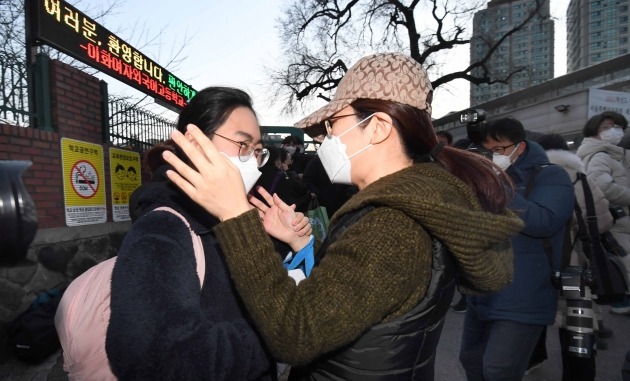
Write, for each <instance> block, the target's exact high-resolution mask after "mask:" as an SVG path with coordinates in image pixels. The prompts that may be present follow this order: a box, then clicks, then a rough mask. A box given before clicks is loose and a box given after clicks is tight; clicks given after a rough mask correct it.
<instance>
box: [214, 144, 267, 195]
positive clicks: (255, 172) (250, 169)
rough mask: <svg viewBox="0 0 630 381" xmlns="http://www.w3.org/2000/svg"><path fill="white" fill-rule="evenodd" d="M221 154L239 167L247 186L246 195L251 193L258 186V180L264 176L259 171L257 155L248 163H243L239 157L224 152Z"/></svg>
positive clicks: (251, 157) (248, 160)
mask: <svg viewBox="0 0 630 381" xmlns="http://www.w3.org/2000/svg"><path fill="white" fill-rule="evenodd" d="M221 153H222V154H223V155H225V156H226V157H227V158H228V159H230V161H231V162H232V163H233V164H234V165H236V167H238V171H239V172H240V174H241V178H242V179H243V184H244V185H245V193H249V191H250V190H252V188H253V187H254V185H255V184H256V181H258V178H260V176H261V175H262V172H260V170H259V169H258V161H257V160H256V155H252V156H250V158H249V159H247V161H241V159H239V158H238V156H228V155H227V154H225V153H224V152H221Z"/></svg>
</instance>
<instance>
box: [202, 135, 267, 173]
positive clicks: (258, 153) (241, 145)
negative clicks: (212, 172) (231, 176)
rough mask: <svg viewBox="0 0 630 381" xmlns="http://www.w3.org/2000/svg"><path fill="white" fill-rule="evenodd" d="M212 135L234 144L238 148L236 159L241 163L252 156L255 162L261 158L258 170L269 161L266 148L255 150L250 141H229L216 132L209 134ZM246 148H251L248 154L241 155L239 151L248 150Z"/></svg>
mask: <svg viewBox="0 0 630 381" xmlns="http://www.w3.org/2000/svg"><path fill="white" fill-rule="evenodd" d="M211 134H212V135H216V136H218V137H220V138H223V139H225V140H227V141H229V142H231V143H234V144H236V145H237V146H239V148H238V159H239V160H240V161H242V162H243V163H245V162H246V161H247V160H249V158H251V157H252V155H254V156H255V157H256V160H258V158H262V159H261V160H260V164H259V165H258V168H260V167H262V166H263V165H265V163H266V162H267V160H268V159H269V150H268V149H267V148H255V145H254V144H252V143H251V142H250V141H248V140H243V141H240V142H239V141H238V140H234V139H230V138H228V137H226V136H223V135H220V134H217V133H216V132H211ZM248 147H252V150H251V152H250V153H248V154H247V155H243V154H241V151H242V150H243V148H248Z"/></svg>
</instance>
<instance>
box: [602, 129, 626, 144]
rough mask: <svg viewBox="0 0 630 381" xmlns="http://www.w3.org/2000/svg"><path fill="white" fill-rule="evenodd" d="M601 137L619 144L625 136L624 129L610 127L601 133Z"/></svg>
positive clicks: (611, 142)
mask: <svg viewBox="0 0 630 381" xmlns="http://www.w3.org/2000/svg"><path fill="white" fill-rule="evenodd" d="M599 138H600V139H602V140H603V141H605V142H607V143H610V144H613V145H615V144H617V143H619V142H620V141H621V138H623V129H621V128H619V127H613V128H609V129H607V130H604V131H602V132H600V133H599Z"/></svg>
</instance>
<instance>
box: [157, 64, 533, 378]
mask: <svg viewBox="0 0 630 381" xmlns="http://www.w3.org/2000/svg"><path fill="white" fill-rule="evenodd" d="M431 100H432V89H431V82H430V81H429V78H428V76H427V73H426V71H425V70H424V68H423V67H422V66H420V64H418V63H417V62H416V61H415V60H414V59H412V58H411V57H409V56H406V55H403V54H400V53H381V54H374V55H369V56H366V57H363V58H361V59H360V60H359V61H358V62H357V63H355V64H354V65H353V66H352V67H351V68H350V69H349V70H348V72H347V73H346V74H345V76H344V77H343V79H342V80H341V82H340V84H339V87H338V88H337V91H336V94H335V97H334V99H333V100H332V101H331V102H330V103H329V104H328V105H326V106H324V107H323V108H321V109H319V110H317V111H316V112H314V113H313V114H311V115H310V116H308V117H306V118H304V119H302V120H301V121H299V122H298V123H297V124H296V126H297V127H300V128H305V130H306V132H307V133H308V134H310V135H311V136H312V137H314V138H316V139H323V143H322V145H321V147H320V148H319V150H318V156H319V157H320V158H321V160H322V164H323V166H324V168H325V170H326V172H327V174H328V176H329V178H330V180H331V181H332V182H333V183H346V184H348V183H352V184H355V185H356V186H357V187H358V188H359V192H358V193H357V194H355V195H354V196H353V197H352V198H351V199H350V200H348V201H347V202H346V203H345V204H344V205H343V206H342V207H341V208H340V209H339V210H338V211H337V213H335V215H334V217H333V219H332V221H331V227H330V229H329V232H328V235H327V237H326V241H325V242H324V243H323V244H322V246H321V248H320V249H319V250H318V252H317V255H316V256H315V258H314V260H315V261H317V262H318V264H317V266H315V267H314V268H313V270H312V272H311V274H310V277H308V278H306V279H304V280H302V281H301V282H300V283H299V284H297V285H296V284H295V282H294V281H293V279H291V278H290V277H288V276H287V273H286V271H284V270H283V268H282V266H281V263H280V261H279V260H278V256H277V254H275V253H274V252H273V246H272V244H271V241H270V240H269V239H268V238H267V237H266V235H265V229H264V227H265V226H268V228H269V225H273V222H274V221H275V219H274V215H275V214H277V212H278V210H286V208H285V207H284V205H282V203H281V200H279V199H278V198H277V197H275V198H273V200H269V199H267V200H268V201H267V202H268V203H269V204H268V205H263V204H259V205H258V206H259V207H260V209H261V210H262V212H264V217H263V221H261V219H260V218H259V215H258V213H256V212H255V211H249V206H248V202H247V201H248V200H247V199H246V198H245V197H241V196H240V194H241V193H242V191H238V192H237V191H236V190H235V191H233V192H232V191H230V192H225V194H232V195H239V196H238V197H234V196H232V197H220V198H219V197H215V196H210V195H215V194H217V192H216V189H218V188H221V189H228V188H227V187H228V186H229V189H241V187H242V185H241V184H239V183H237V182H233V183H231V184H229V185H228V184H227V182H226V181H225V180H223V181H220V180H221V179H224V177H219V176H214V175H213V173H216V172H217V171H218V172H219V173H224V171H226V172H229V169H230V168H227V166H226V164H228V163H226V162H225V160H223V159H222V158H221V157H220V156H219V155H217V154H216V152H215V151H216V149H215V148H214V146H213V145H212V143H211V142H210V141H208V139H203V136H200V135H199V133H198V132H197V130H196V129H195V128H194V127H191V128H190V130H189V131H190V132H191V133H192V135H193V136H194V137H195V139H196V140H197V141H198V142H200V143H201V146H202V147H203V153H201V152H198V151H196V150H195V148H194V146H192V145H191V144H189V143H188V141H187V140H186V139H184V138H183V137H182V136H181V134H180V133H178V132H175V133H173V139H174V140H175V141H176V142H177V143H178V144H180V147H181V148H182V149H183V150H184V151H185V152H186V153H187V154H188V155H189V157H190V159H191V161H192V164H193V165H194V166H195V168H198V169H199V170H195V169H194V168H192V167H191V166H189V165H186V164H185V163H183V162H181V160H178V159H176V158H174V157H172V156H171V155H165V158H166V159H167V161H168V162H169V163H171V164H172V165H173V166H174V167H175V169H176V171H177V173H176V172H171V171H169V172H168V176H169V178H170V179H171V180H172V181H173V182H174V183H175V184H177V185H178V186H179V187H181V188H182V189H184V190H185V192H186V193H187V194H189V195H190V197H191V198H192V199H194V200H197V201H198V202H199V203H200V205H202V206H203V207H204V208H205V209H206V210H207V211H208V212H210V213H211V214H212V215H214V216H216V217H217V218H219V219H220V220H221V221H223V222H222V223H221V224H219V225H218V226H216V227H215V232H216V234H217V237H218V238H219V241H220V243H221V247H222V248H223V250H224V252H225V253H226V254H227V262H228V266H229V267H230V271H231V275H232V277H233V279H234V281H235V282H236V284H237V287H238V289H239V293H240V294H241V296H242V297H243V300H244V301H245V304H246V306H247V308H248V310H249V311H250V312H251V314H252V317H253V318H254V320H255V321H256V326H257V327H258V328H259V329H260V332H261V334H262V336H263V338H264V340H265V342H266V343H267V344H268V345H269V348H270V349H271V351H272V353H273V354H274V356H275V357H276V358H277V359H278V360H280V361H284V362H287V363H289V364H291V365H292V368H291V374H290V375H289V379H290V380H298V379H299V380H306V379H309V380H324V379H325V380H330V379H343V380H381V381H383V380H401V379H403V380H432V379H433V375H434V369H433V368H434V360H435V352H436V347H437V344H438V340H439V336H440V332H441V327H442V324H443V319H444V316H445V314H446V311H447V310H448V306H449V304H450V301H451V300H452V297H453V292H454V289H455V274H454V272H455V271H457V272H459V278H458V280H459V282H460V285H461V286H460V287H462V288H463V289H465V290H467V292H470V293H487V292H495V291H497V290H500V289H501V288H503V287H505V286H507V285H508V284H509V283H510V281H511V279H512V277H511V274H512V256H511V250H510V245H509V237H510V236H511V235H513V234H514V233H516V232H517V231H518V230H519V229H520V228H521V227H522V222H521V221H520V219H518V218H517V217H516V216H515V215H514V214H513V213H512V212H510V211H509V210H508V209H507V208H506V207H505V206H506V204H507V203H508V202H509V198H510V196H509V195H510V192H509V188H506V184H508V183H509V179H507V178H506V177H505V176H504V175H502V174H501V172H499V174H498V175H497V174H496V173H495V170H497V167H496V166H494V165H493V164H492V162H490V161H489V160H485V159H483V158H480V157H479V156H476V155H474V154H473V153H470V152H465V151H462V150H457V149H455V148H451V147H444V146H443V145H441V144H438V142H437V138H436V136H435V132H434V129H433V126H432V124H431V117H430V115H431V114H430V113H431ZM225 194H224V195H225ZM275 226H277V227H278V229H277V230H275V233H274V234H277V235H278V237H280V236H282V232H283V230H282V226H278V225H277V224H276V225H275ZM270 230H271V229H270ZM245 232H247V233H246V234H245ZM302 245H305V246H306V245H308V243H307V242H302Z"/></svg>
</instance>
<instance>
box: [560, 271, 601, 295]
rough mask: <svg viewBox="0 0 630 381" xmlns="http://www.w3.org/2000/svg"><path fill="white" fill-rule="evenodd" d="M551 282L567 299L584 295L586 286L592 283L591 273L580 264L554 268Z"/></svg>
mask: <svg viewBox="0 0 630 381" xmlns="http://www.w3.org/2000/svg"><path fill="white" fill-rule="evenodd" d="M551 283H552V284H553V285H554V287H555V288H557V289H558V290H559V291H560V296H563V297H565V298H567V299H579V298H584V297H585V296H586V286H591V285H592V284H593V273H592V272H591V270H590V269H588V268H586V267H582V266H568V267H566V268H564V269H562V270H554V271H553V273H552V276H551Z"/></svg>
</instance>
